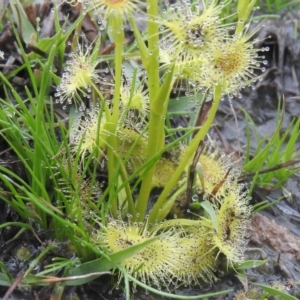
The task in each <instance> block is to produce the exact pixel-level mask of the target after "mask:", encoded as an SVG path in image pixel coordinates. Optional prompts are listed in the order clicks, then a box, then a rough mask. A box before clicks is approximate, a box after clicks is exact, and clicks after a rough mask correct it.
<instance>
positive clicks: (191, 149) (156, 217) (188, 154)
mask: <svg viewBox="0 0 300 300" xmlns="http://www.w3.org/2000/svg"><path fill="white" fill-rule="evenodd" d="M221 92H222V90H221V87H220V85H217V86H216V87H215V88H214V100H213V105H212V107H211V110H210V112H209V114H208V116H207V119H206V121H205V123H204V124H203V126H202V127H201V129H200V130H199V131H198V133H197V135H196V136H195V137H194V139H193V140H192V141H191V143H190V145H189V146H188V147H187V149H186V151H185V154H184V156H183V157H182V159H181V161H180V164H179V166H178V168H177V169H176V171H175V172H174V174H173V176H172V177H171V179H170V180H169V182H168V183H167V184H166V186H165V188H164V190H163V191H162V193H161V194H160V196H159V198H158V199H157V201H156V203H155V205H154V206H153V208H152V211H151V213H150V216H149V222H150V223H155V222H159V221H161V220H162V219H164V218H165V216H166V212H165V211H164V210H162V211H161V209H162V208H163V205H164V203H165V202H166V200H167V198H168V195H169V193H170V192H171V190H172V188H173V187H174V186H175V185H176V183H177V182H178V180H179V178H180V176H181V174H182V172H183V171H184V169H185V168H186V166H187V165H188V164H189V162H190V160H191V158H192V157H193V155H194V154H195V152H196V149H197V147H198V146H199V143H200V142H201V141H202V140H203V139H204V138H205V136H206V134H207V133H208V131H209V129H210V127H211V125H212V122H213V120H214V118H215V115H216V112H217V110H218V107H219V103H220V101H221V97H222V96H221ZM167 213H168V212H167Z"/></svg>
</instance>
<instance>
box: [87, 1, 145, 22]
mask: <svg viewBox="0 0 300 300" xmlns="http://www.w3.org/2000/svg"><path fill="white" fill-rule="evenodd" d="M88 4H89V7H90V8H92V9H93V10H94V11H95V14H97V16H99V15H103V17H104V19H109V18H110V17H112V16H113V17H117V18H119V19H122V20H123V21H125V20H126V18H127V17H128V16H130V15H133V14H134V13H135V12H137V11H142V10H143V9H144V8H145V7H146V5H145V2H143V1H141V0H89V1H88Z"/></svg>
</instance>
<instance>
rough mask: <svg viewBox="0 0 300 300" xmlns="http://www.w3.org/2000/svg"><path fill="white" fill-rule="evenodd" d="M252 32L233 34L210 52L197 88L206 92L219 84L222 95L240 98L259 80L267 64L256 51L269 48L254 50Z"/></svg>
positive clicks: (200, 74) (263, 49)
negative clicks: (241, 93) (210, 56)
mask: <svg viewBox="0 0 300 300" xmlns="http://www.w3.org/2000/svg"><path fill="white" fill-rule="evenodd" d="M254 33H255V32H253V33H251V34H250V33H243V34H240V35H235V36H233V37H231V38H230V39H227V40H226V41H224V43H221V44H220V45H219V47H218V48H215V49H213V50H212V52H211V55H212V59H211V60H210V61H204V62H203V65H202V70H203V72H201V73H199V77H198V83H199V87H201V88H202V89H209V88H213V87H214V86H216V85H220V86H221V90H222V93H223V94H229V95H239V93H238V92H239V91H240V90H241V89H242V88H244V87H246V86H249V85H251V84H253V83H254V82H256V81H258V80H260V78H261V75H262V73H263V72H264V71H265V67H264V65H265V64H267V61H266V60H264V56H259V54H258V52H259V51H261V52H263V51H268V48H262V49H256V48H255V47H254V45H255V43H256V42H257V41H255V40H252V37H253V35H254Z"/></svg>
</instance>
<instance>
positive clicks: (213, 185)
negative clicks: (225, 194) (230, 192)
mask: <svg viewBox="0 0 300 300" xmlns="http://www.w3.org/2000/svg"><path fill="white" fill-rule="evenodd" d="M234 164H235V162H234V161H233V157H232V155H228V154H225V153H224V152H223V151H222V150H221V149H220V148H219V147H218V146H217V145H216V144H215V143H214V142H213V141H209V142H207V143H205V144H204V145H203V147H202V149H201V154H200V157H199V160H198V167H200V170H201V171H200V173H198V174H197V180H196V184H197V185H198V187H200V190H201V194H202V195H206V197H210V195H212V194H216V193H218V190H222V189H223V188H222V186H224V184H225V185H226V183H228V184H231V183H232V181H236V180H237V178H238V176H239V175H240V173H241V171H240V170H239V168H237V167H234ZM198 170H199V169H198Z"/></svg>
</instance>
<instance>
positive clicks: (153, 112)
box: [136, 0, 165, 221]
mask: <svg viewBox="0 0 300 300" xmlns="http://www.w3.org/2000/svg"><path fill="white" fill-rule="evenodd" d="M147 4H148V14H149V16H150V17H149V19H148V35H149V36H148V51H149V62H148V64H147V66H146V68H147V74H148V89H149V98H150V118H149V140H148V148H147V159H151V158H152V157H153V156H154V155H155V154H156V153H158V152H160V151H161V150H162V149H163V147H164V139H165V136H164V125H165V118H164V114H165V109H164V101H161V103H159V102H158V101H155V100H156V96H157V94H158V92H159V88H160V87H159V62H158V59H157V58H158V57H159V48H158V42H159V36H158V24H157V22H155V21H154V20H152V18H151V16H157V15H158V2H157V0H148V1H147ZM154 168H155V164H154V165H153V167H152V168H150V169H149V170H148V171H147V173H146V174H145V177H144V179H143V181H142V185H141V189H140V193H139V196H138V199H137V204H136V212H137V220H138V221H142V220H144V217H145V214H146V208H147V204H148V199H149V195H150V191H151V182H152V177H153V172H154Z"/></svg>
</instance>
